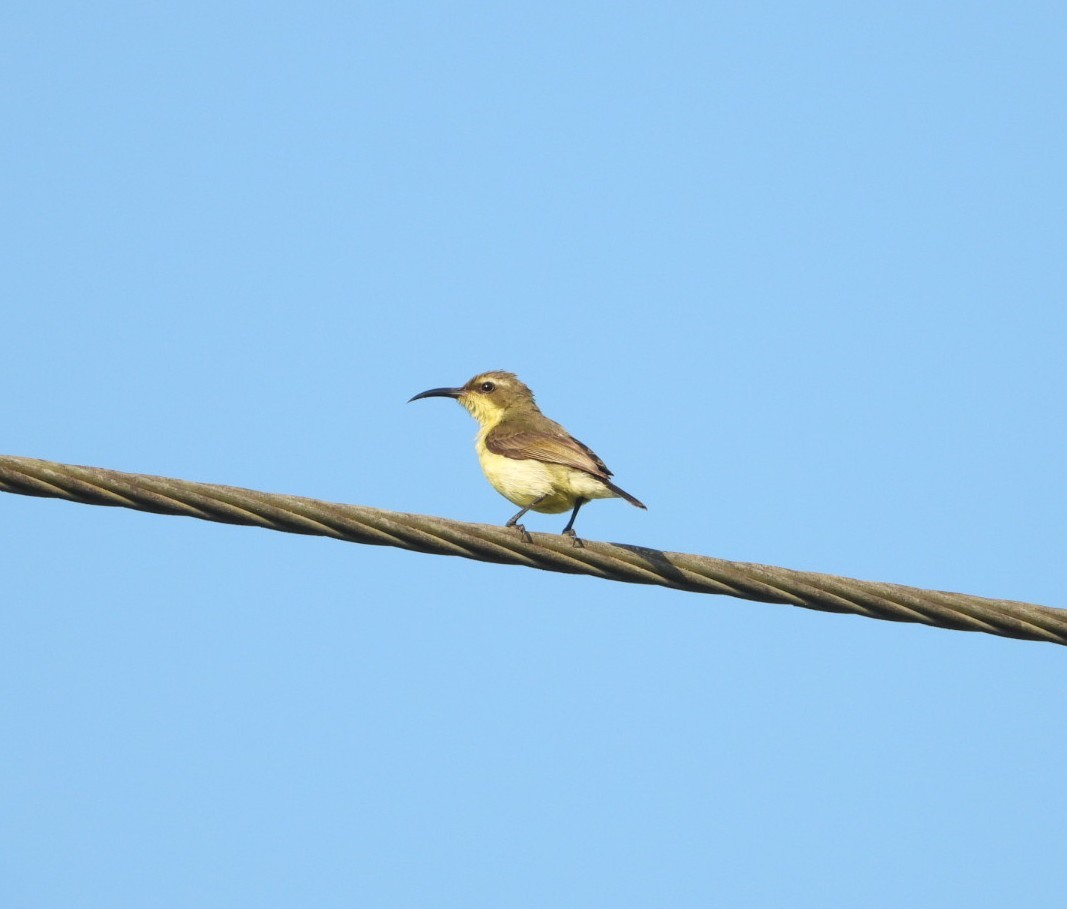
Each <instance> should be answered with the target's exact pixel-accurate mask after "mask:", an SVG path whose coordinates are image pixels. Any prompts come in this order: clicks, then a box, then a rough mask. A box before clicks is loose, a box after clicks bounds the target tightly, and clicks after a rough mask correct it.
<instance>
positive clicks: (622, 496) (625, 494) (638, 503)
mask: <svg viewBox="0 0 1067 909" xmlns="http://www.w3.org/2000/svg"><path fill="white" fill-rule="evenodd" d="M600 482H601V483H603V484H604V485H605V486H607V487H608V489H610V490H611V491H612V492H613V493H615V495H617V496H618V497H619V498H620V499H626V501H627V502H629V503H630V504H631V505H636V506H637V507H638V508H643V509H645V511H648V506H647V505H646V504H645V503H644V502H641V501H639V500H638V499H635V498H634V497H633V496H632V495H630V493H628V492H627V491H626V490H625V489H619V487H618V486H616V485H615V484H614V483H612V482H611V481H610V480H604V479H601V481H600Z"/></svg>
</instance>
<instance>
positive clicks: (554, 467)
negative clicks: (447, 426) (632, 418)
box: [478, 449, 614, 514]
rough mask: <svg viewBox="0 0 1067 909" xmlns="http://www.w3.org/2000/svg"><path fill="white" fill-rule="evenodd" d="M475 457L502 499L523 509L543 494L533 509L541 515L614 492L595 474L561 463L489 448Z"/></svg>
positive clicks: (556, 512)
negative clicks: (505, 454) (509, 455)
mask: <svg viewBox="0 0 1067 909" xmlns="http://www.w3.org/2000/svg"><path fill="white" fill-rule="evenodd" d="M478 460H479V461H480V462H481V465H482V471H483V472H484V473H485V477H486V479H487V480H488V481H489V482H490V483H491V484H492V486H493V488H494V489H495V490H496V491H497V492H499V493H500V494H501V495H502V496H503V497H504V498H505V499H507V500H508V501H510V502H514V503H515V504H516V505H518V506H519V507H522V508H524V507H526V506H528V505H531V504H532V503H533V502H536V501H537V500H538V499H542V497H543V499H542V501H541V502H539V503H538V504H537V505H536V506H535V507H534V508H533V511H539V512H542V513H544V514H559V513H560V512H563V511H567V510H568V509H570V508H573V507H574V503H575V501H576V500H577V499H579V498H582V499H602V498H608V497H610V496H612V495H614V493H613V492H611V490H610V489H608V488H607V487H606V486H605V485H604V484H603V483H601V482H600V481H599V480H598V479H597V478H596V477H594V476H592V475H590V474H588V473H586V472H585V471H584V470H575V469H573V468H571V467H564V466H563V465H562V464H546V463H545V462H543V461H535V460H531V459H524V460H520V459H517V458H508V457H505V456H504V455H498V454H494V453H493V452H491V451H489V450H488V449H481V450H480V451H479V452H478Z"/></svg>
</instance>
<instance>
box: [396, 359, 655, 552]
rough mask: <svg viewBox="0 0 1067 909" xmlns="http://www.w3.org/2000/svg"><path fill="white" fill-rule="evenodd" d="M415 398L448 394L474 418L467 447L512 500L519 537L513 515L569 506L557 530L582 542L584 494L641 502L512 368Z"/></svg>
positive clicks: (641, 505)
mask: <svg viewBox="0 0 1067 909" xmlns="http://www.w3.org/2000/svg"><path fill="white" fill-rule="evenodd" d="M420 398H454V399H455V400H457V401H458V402H459V403H460V404H462V405H463V406H464V407H465V408H466V409H467V410H468V411H469V413H470V415H471V416H472V417H474V419H475V420H477V421H478V423H479V429H478V434H477V436H476V437H475V441H474V448H475V451H477V453H478V461H479V463H480V464H481V467H482V472H483V473H484V474H485V478H486V479H487V480H488V481H489V483H490V484H491V485H492V487H493V488H494V489H495V490H496V491H497V492H499V493H500V494H501V495H502V496H503V497H504V498H505V499H507V500H508V501H510V502H511V503H512V504H514V505H518V506H519V509H520V510H519V512H518V513H517V514H515V515H514V516H513V517H512V518H511V519H510V520H508V522H507V523H506V524H505V525H504V526H505V527H515V528H516V529H517V530H518V532H519V535H520V537H521V538H522V539H523V540H524V541H525V542H532V538H531V537H530V535H529V534H528V533H527V532H526V528H525V526H523V525H522V524H520V523H519V520H520V519H521V518H522V516H523V515H525V514H526V513H527V512H528V511H536V512H540V513H542V514H562V513H563V512H564V511H566V510H567V509H568V508H570V509H572V510H571V516H570V520H569V521H567V526H566V527H564V528H563V533H564V534H565V535H567V536H569V537H570V538H571V540H572V544H573V545H574V546H581V545H582V542H581V540H580V539H579V538H578V534H577V533H576V532H575V530H574V519H575V518H576V517H578V511H579V509H580V508H581V507H582V506H583V505H584V504H585V503H586V502H588V501H590V500H591V499H610V498H621V499H625V500H626V501H627V502H629V503H630V504H631V505H635V506H636V507H638V508H647V506H646V505H645V504H644V503H643V502H641V501H639V500H638V499H637V498H635V497H634V496H632V495H630V493H628V492H626V490H624V489H621V488H620V487H619V486H617V485H616V484H615V483H613V482H612V480H611V477H612V473H611V471H610V470H608V468H607V465H605V464H604V462H603V461H602V460H600V458H599V457H597V455H596V454H595V453H594V452H593V450H592V449H591V448H589V446H587V445H584V444H582V443H581V442H579V441H578V440H577V439H576V438H574V436H572V435H571V434H570V433H569V432H567V430H566V429H564V428H563V427H562V426H560V424H559V423H557V422H555V421H554V420H550V419H549V418H548V417H546V416H545V415H544V414H543V413H541V409H540V408H539V407H538V406H537V402H536V401H535V400H534V395H533V392H532V391H530V389H529V388H528V387H527V386H526V385H525V384H524V383H523V382H522V381H521V380H520V379H519V377H518V376H516V375H515V374H514V373H511V372H504V371H502V370H493V371H491V372H483V373H479V374H478V375H476V376H475V377H474V378H473V379H471V380H470V381H468V382H467V383H466V384H465V385H463V386H461V387H458V388H431V389H429V390H428V391H423V392H419V394H417V395H415V396H414V397H412V398H410V399H409V401H408V403H409V404H410V403H411V402H412V401H417V400H419V399H420Z"/></svg>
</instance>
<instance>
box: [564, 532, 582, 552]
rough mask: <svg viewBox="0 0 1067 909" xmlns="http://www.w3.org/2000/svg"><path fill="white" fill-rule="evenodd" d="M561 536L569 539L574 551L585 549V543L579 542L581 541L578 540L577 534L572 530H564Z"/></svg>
mask: <svg viewBox="0 0 1067 909" xmlns="http://www.w3.org/2000/svg"><path fill="white" fill-rule="evenodd" d="M563 536H565V537H570V538H571V546H573V547H575V548H576V549H585V543H583V542H582V541H581V539H580V538H579V536H578V534H577V533H576V532H575V531H574V530H573V529H571V530H564V531H563Z"/></svg>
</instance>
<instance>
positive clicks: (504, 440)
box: [485, 428, 611, 479]
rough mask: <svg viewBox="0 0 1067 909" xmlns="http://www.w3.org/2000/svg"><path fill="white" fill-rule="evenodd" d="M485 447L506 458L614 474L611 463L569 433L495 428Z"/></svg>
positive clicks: (598, 474)
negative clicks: (609, 465) (608, 464)
mask: <svg viewBox="0 0 1067 909" xmlns="http://www.w3.org/2000/svg"><path fill="white" fill-rule="evenodd" d="M485 447H486V448H488V449H489V450H490V451H491V452H493V454H498V455H503V456H504V457H505V458H515V459H516V460H523V459H532V460H535V461H545V462H547V463H549V464H562V465H563V466H564V467H573V468H575V469H576V470H584V471H585V472H586V473H588V474H592V475H593V476H594V477H601V478H603V479H607V478H608V477H610V476H611V471H610V470H608V468H607V465H606V464H605V463H604V462H603V461H601V460H600V458H598V457H597V456H596V454H594V452H593V451H592V449H591V448H589V446H588V445H583V444H582V443H581V442H579V441H578V440H577V439H576V438H574V437H573V436H571V435H568V434H566V433H561V434H558V435H557V434H556V433H549V432H539V431H537V430H530V429H519V430H507V429H503V428H500V429H494V430H491V431H490V432H489V434H488V435H487V436H486V437H485Z"/></svg>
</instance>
